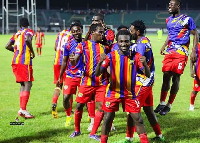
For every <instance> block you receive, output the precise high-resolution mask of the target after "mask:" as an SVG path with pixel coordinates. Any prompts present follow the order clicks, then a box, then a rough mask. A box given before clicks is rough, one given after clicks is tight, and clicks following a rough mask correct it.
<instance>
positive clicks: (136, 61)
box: [135, 52, 144, 71]
mask: <svg viewBox="0 0 200 143" xmlns="http://www.w3.org/2000/svg"><path fill="white" fill-rule="evenodd" d="M140 57H142V55H141V54H140V53H138V52H137V53H136V54H135V64H136V65H137V67H138V68H139V69H140V70H141V71H142V70H143V69H144V66H143V64H142V63H141V61H140Z"/></svg>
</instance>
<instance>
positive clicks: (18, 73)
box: [12, 64, 34, 82]
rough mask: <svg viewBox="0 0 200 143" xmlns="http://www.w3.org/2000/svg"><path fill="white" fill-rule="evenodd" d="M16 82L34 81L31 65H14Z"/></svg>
mask: <svg viewBox="0 0 200 143" xmlns="http://www.w3.org/2000/svg"><path fill="white" fill-rule="evenodd" d="M12 70H13V73H14V75H15V77H16V82H25V81H34V78H33V69H32V66H30V65H23V64H12Z"/></svg>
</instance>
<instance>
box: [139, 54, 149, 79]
mask: <svg viewBox="0 0 200 143" xmlns="http://www.w3.org/2000/svg"><path fill="white" fill-rule="evenodd" d="M140 62H141V63H142V65H143V66H144V68H143V69H142V71H143V73H144V75H145V76H146V77H150V69H149V67H148V65H147V62H146V57H145V56H141V57H140Z"/></svg>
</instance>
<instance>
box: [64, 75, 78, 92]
mask: <svg viewBox="0 0 200 143" xmlns="http://www.w3.org/2000/svg"><path fill="white" fill-rule="evenodd" d="M80 81H81V78H79V77H76V78H71V77H66V78H65V83H64V87H63V95H69V94H76V90H77V87H79V86H80Z"/></svg>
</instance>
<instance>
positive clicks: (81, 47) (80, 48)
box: [75, 43, 83, 55]
mask: <svg viewBox="0 0 200 143" xmlns="http://www.w3.org/2000/svg"><path fill="white" fill-rule="evenodd" d="M75 54H78V55H81V54H83V44H82V43H79V44H78V46H77V47H76V51H75Z"/></svg>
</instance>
